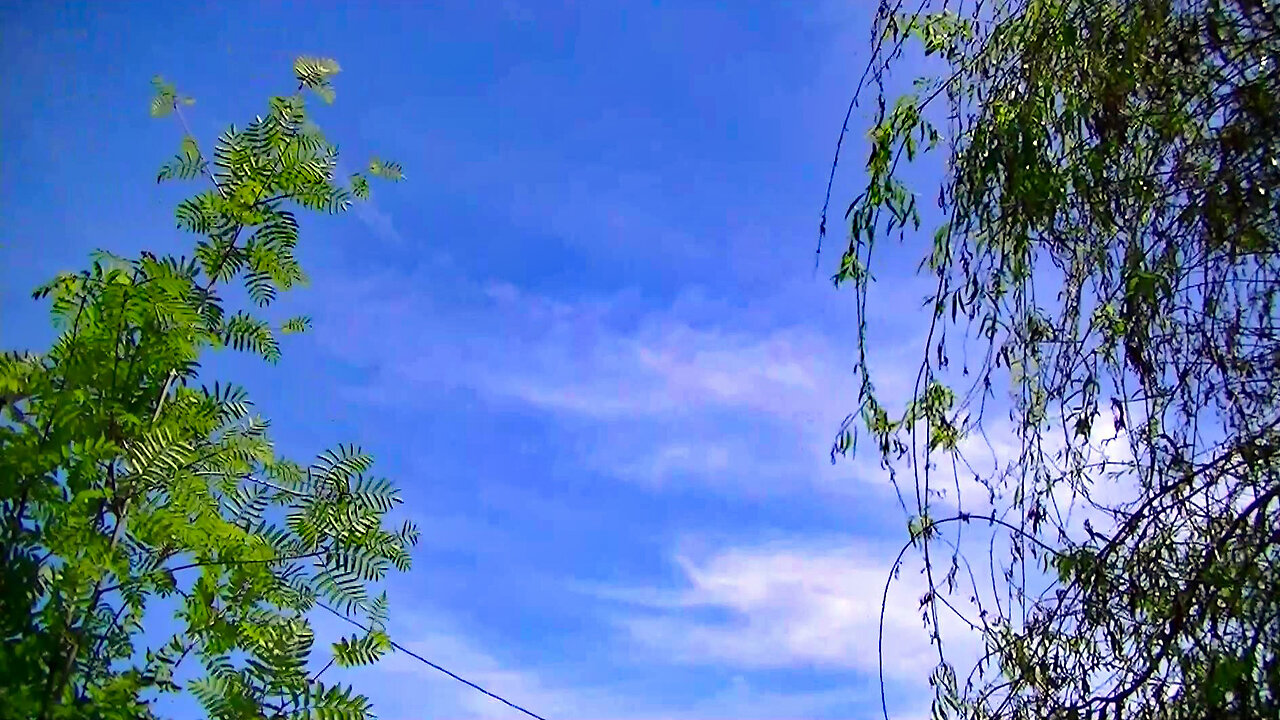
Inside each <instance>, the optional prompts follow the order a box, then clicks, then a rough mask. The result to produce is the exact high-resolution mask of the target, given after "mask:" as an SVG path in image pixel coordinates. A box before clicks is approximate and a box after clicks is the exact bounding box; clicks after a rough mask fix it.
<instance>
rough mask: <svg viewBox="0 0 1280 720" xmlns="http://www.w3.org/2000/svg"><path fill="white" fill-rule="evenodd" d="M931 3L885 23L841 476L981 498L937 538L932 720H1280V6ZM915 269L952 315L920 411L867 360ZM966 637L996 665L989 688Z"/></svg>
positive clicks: (910, 508) (852, 272)
mask: <svg viewBox="0 0 1280 720" xmlns="http://www.w3.org/2000/svg"><path fill="white" fill-rule="evenodd" d="M916 5H917V3H911V4H909V5H904V3H901V2H898V3H887V2H886V3H882V4H881V5H880V6H879V9H878V10H877V14H876V19H875V28H874V31H873V33H872V38H873V41H874V42H873V46H872V53H871V55H872V57H871V58H870V60H869V61H868V65H867V71H866V76H865V77H866V79H867V82H866V84H865V85H862V86H860V87H861V88H865V89H866V92H865V93H863V95H862V99H864V100H865V99H867V96H868V95H869V96H871V97H870V99H871V100H872V101H873V102H874V104H872V103H871V102H868V103H867V106H868V107H870V108H871V114H872V129H871V131H870V133H869V135H868V137H867V149H868V152H867V155H866V161H865V164H864V167H863V169H864V174H863V176H862V177H861V179H860V182H861V184H860V187H859V191H858V192H857V193H856V194H855V196H854V198H853V200H852V201H851V202H850V203H849V205H848V207H847V211H846V214H845V218H846V221H847V228H848V233H847V236H846V238H845V241H846V243H845V245H844V247H843V253H842V257H841V259H840V263H839V265H838V268H837V269H836V272H835V274H834V278H833V279H834V281H835V282H836V283H837V284H838V285H840V286H842V287H844V288H848V289H849V290H851V291H852V292H853V293H854V294H855V295H856V301H855V302H854V303H853V307H854V312H855V313H856V318H855V320H856V322H855V323H854V327H855V328H856V333H857V336H858V344H859V354H858V367H857V372H858V375H859V396H858V399H857V410H856V412H854V413H852V414H851V415H850V419H849V420H848V421H846V423H845V425H844V426H842V427H841V430H840V434H839V435H838V437H837V440H836V443H835V448H834V451H833V457H834V454H836V453H851V452H854V451H855V450H856V449H857V448H858V437H859V434H862V435H865V436H870V437H871V438H872V439H873V440H874V441H875V446H876V449H878V451H879V460H880V461H881V463H882V464H883V465H884V466H885V467H886V468H887V469H888V472H889V473H890V477H891V478H892V480H893V482H894V485H895V487H896V488H898V494H899V499H900V501H901V503H902V506H903V510H904V511H905V512H906V513H907V514H908V516H910V517H913V518H929V517H936V507H937V505H938V500H939V498H941V497H943V496H945V495H946V494H947V493H948V492H949V491H950V490H952V489H954V495H951V496H950V497H951V499H952V501H953V502H954V503H955V504H956V505H957V513H958V514H957V515H956V516H955V517H953V518H949V519H945V518H938V519H936V520H934V521H932V525H930V524H927V523H925V521H923V520H915V521H912V522H913V524H912V525H911V526H910V535H911V540H912V541H913V542H914V541H919V540H922V539H923V540H926V541H925V542H917V543H916V544H917V545H918V548H919V550H920V551H921V554H922V556H923V558H922V559H923V561H924V565H925V580H926V582H927V583H928V585H929V588H928V592H927V593H926V595H925V599H924V600H923V601H922V616H923V618H924V621H925V624H926V625H927V626H928V628H929V632H930V637H931V639H932V640H933V641H934V643H935V645H936V646H937V655H938V660H939V665H938V670H939V671H938V672H937V673H935V676H934V678H933V680H934V683H933V688H934V690H935V702H934V705H933V711H934V716H935V717H939V718H949V717H968V718H1092V717H1108V716H1109V717H1126V718H1130V717H1131V718H1150V719H1153V720H1154V719H1157V718H1158V719H1161V720H1164V719H1170V720H1173V719H1182V718H1186V719H1188V720H1190V719H1192V718H1206V717H1232V718H1245V717H1250V718H1252V717H1277V716H1280V592H1277V586H1278V585H1277V578H1280V533H1277V531H1276V528H1277V527H1280V454H1277V452H1276V448H1278V447H1280V391H1278V390H1277V388H1280V332H1278V331H1277V330H1278V328H1280V323H1278V322H1277V300H1278V299H1280V223H1277V217H1280V194H1278V193H1280V160H1278V159H1277V158H1280V104H1278V103H1280V63H1278V62H1277V58H1280V5H1277V3H1276V2H1274V0H999V1H998V2H992V3H977V4H976V5H975V4H965V3H960V4H957V3H954V2H948V1H947V0H926V1H925V2H922V3H919V4H918V6H919V7H918V8H917V9H916V10H915V11H914V12H910V10H911V9H912V8H914V7H915V6H916ZM904 11H907V12H904ZM922 72H923V73H925V74H923V75H921V73H922ZM901 73H908V74H909V76H914V79H915V82H914V83H903V82H901V79H902V78H901V76H900V74H901ZM893 88H909V89H907V90H905V91H895V90H893ZM837 152H839V150H837ZM921 170H923V172H921ZM833 172H834V170H833ZM921 178H938V182H937V183H936V187H922V185H926V183H923V182H921V181H920V180H921ZM925 198H929V199H933V198H936V202H935V204H936V209H935V210H932V211H931V212H929V213H927V214H926V213H922V212H921V208H920V203H922V202H925V201H926V200H925ZM825 219H826V213H825V210H824V214H823V224H822V226H821V227H820V233H824V232H825V229H826V227H825ZM887 240H893V241H896V242H895V243H894V245H895V246H896V247H895V252H899V253H900V252H911V253H915V254H916V255H915V256H916V257H918V258H919V264H918V266H917V267H918V271H919V273H920V274H922V275H924V276H925V277H926V278H927V285H928V287H930V288H932V290H930V291H928V292H927V293H925V294H924V297H923V298H922V299H923V301H924V302H923V306H924V307H925V308H926V309H927V310H928V311H930V312H929V313H928V315H927V316H926V319H927V323H928V326H927V328H926V330H927V332H925V333H924V337H926V338H927V339H926V340H925V342H924V345H923V347H921V348H920V362H919V365H918V372H915V373H913V375H914V376H915V382H914V384H913V385H912V387H911V394H910V398H908V399H906V401H905V403H903V404H902V406H901V407H900V408H895V407H892V406H891V405H892V404H891V403H890V402H889V401H888V400H887V399H886V398H885V397H884V396H883V395H882V394H880V393H879V392H878V390H877V380H879V376H878V375H877V374H876V373H873V372H872V370H871V368H870V365H869V363H868V362H867V358H868V354H869V348H870V347H871V346H872V345H873V344H874V343H875V342H876V340H877V339H876V338H873V337H870V336H869V335H868V325H867V314H866V308H867V306H868V301H867V299H868V297H870V296H871V295H873V294H874V293H875V292H876V290H875V269H876V267H877V263H878V261H881V260H882V256H883V254H884V252H885V251H884V245H885V242H886V241H887ZM897 247H902V248H905V250H900V249H897ZM996 435H1002V437H995V436H996ZM1100 435H1101V436H1103V437H1099V436H1100ZM966 439H972V440H973V441H974V442H972V443H966V442H964V441H965V440H966ZM966 446H971V447H966ZM973 446H976V447H977V452H974V451H973ZM988 456H989V457H991V458H994V459H990V460H989V459H987V458H988ZM996 456H999V457H998V458H997V457H996ZM993 465H994V467H993ZM962 483H968V484H969V486H970V487H976V488H979V491H978V492H977V493H969V494H968V496H969V497H968V498H967V501H968V502H973V501H974V500H975V499H976V500H977V501H978V502H984V501H985V502H986V503H987V506H984V508H983V512H989V519H994V520H999V521H1000V522H999V523H994V522H993V529H998V532H997V533H996V536H993V537H991V538H988V539H989V540H990V545H989V548H990V549H989V550H987V551H984V552H982V553H980V555H981V557H976V556H973V557H966V553H964V552H962V549H963V548H962V547H961V544H962V541H961V538H960V535H959V533H958V532H957V535H956V536H955V538H954V540H953V539H952V538H950V537H947V536H944V535H943V534H941V533H934V532H926V530H927V529H928V528H929V527H932V526H937V525H941V524H943V523H944V522H946V521H947V520H956V521H958V522H957V527H959V526H960V525H961V524H963V522H959V521H967V520H970V519H973V518H972V517H971V516H970V515H969V514H968V512H969V510H968V508H967V507H965V508H961V507H959V505H960V503H961V499H960V497H961V495H962V493H961V485H962ZM904 486H905V487H904ZM912 486H914V487H912ZM984 494H985V495H986V496H987V497H986V498H983V497H981V496H982V495H984ZM931 509H932V510H933V511H934V515H932V516H931V514H930V511H931ZM1082 517H1083V518H1086V519H1087V521H1084V522H1082V521H1081V518H1082ZM1000 523H1003V524H1000ZM1005 531H1007V536H1002V535H1003V534H1004V533H1005ZM947 543H950V545H948V544H947ZM1001 550H1003V551H1004V552H1001ZM930 553H933V554H932V555H931V554H930ZM971 555H976V554H971ZM970 561H972V562H970ZM984 573H985V574H989V575H990V577H989V578H988V577H977V578H974V577H972V576H974V575H983V574H984ZM966 574H968V575H970V577H969V578H965V577H964V576H965V575H966ZM970 580H972V582H970ZM987 587H990V588H991V591H990V592H986V590H985V588H987ZM939 618H943V620H940V619H939ZM947 618H950V620H955V621H958V622H959V623H960V624H961V625H962V626H964V627H968V628H971V629H972V630H973V631H974V632H976V633H978V634H980V635H981V636H982V639H983V650H984V652H983V654H982V656H981V659H980V660H979V661H978V662H977V663H975V664H974V667H973V672H972V673H970V674H968V675H967V676H966V675H965V674H963V673H961V674H960V675H959V678H961V679H960V680H957V676H956V674H955V673H952V672H951V671H950V667H949V665H948V660H947V659H946V656H945V653H944V648H943V645H944V643H943V639H942V637H941V636H942V633H941V630H940V627H941V624H945V623H946V622H947V620H946V619H947Z"/></svg>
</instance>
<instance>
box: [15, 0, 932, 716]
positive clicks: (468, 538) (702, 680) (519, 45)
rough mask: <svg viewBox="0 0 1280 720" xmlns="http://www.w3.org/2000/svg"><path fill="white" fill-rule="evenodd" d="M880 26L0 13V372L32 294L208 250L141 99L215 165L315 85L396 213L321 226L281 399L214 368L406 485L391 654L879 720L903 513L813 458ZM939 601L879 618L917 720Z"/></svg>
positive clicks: (248, 372)
mask: <svg viewBox="0 0 1280 720" xmlns="http://www.w3.org/2000/svg"><path fill="white" fill-rule="evenodd" d="M873 5H874V4H873V3H871V2H863V1H862V0H845V1H844V2H835V1H832V0H817V1H815V2H805V3H790V2H777V3H755V2H734V3H704V2H695V1H693V0H686V1H685V2H678V3H639V2H636V3H613V2H592V3H581V4H577V3H565V4H559V3H552V2H549V1H548V2H518V1H507V2H497V1H495V2H484V3H461V2H459V3H430V4H428V3H374V2H365V3H348V4H327V3H310V4H293V3H283V2H273V3H252V4H240V3H231V2H224V3H201V4H188V3H180V2H164V3H141V2H139V3H123V2H122V3H90V4H74V3H23V2H15V3H6V4H4V6H3V9H2V10H0V62H3V65H4V67H5V68H6V80H5V82H4V83H0V341H2V342H3V345H4V347H5V348H15V347H22V348H31V349H40V348H41V347H44V346H47V343H48V342H49V340H50V338H51V336H52V335H51V330H50V329H49V326H48V321H47V307H44V306H43V305H41V304H39V303H35V302H33V301H31V300H30V295H29V293H30V290H31V289H32V288H33V287H34V286H35V285H36V284H38V283H40V282H43V281H44V280H46V279H47V278H49V277H51V276H52V275H53V274H54V273H55V272H58V271H60V270H71V269H76V268H79V267H81V266H83V265H84V264H85V262H86V258H87V255H88V253H89V252H90V251H92V250H93V249H95V248H103V249H107V250H111V251H114V252H118V253H121V254H124V255H135V254H136V253H137V252H138V251H139V250H141V249H144V248H146V249H152V250H157V251H172V252H177V253H181V252H183V251H184V250H186V249H187V248H188V247H189V246H190V242H191V238H189V237H183V236H182V235H181V234H180V233H179V232H178V231H177V230H175V229H173V220H172V208H173V206H174V204H175V203H176V201H177V200H178V199H180V198H181V197H182V196H183V194H184V192H188V191H190V190H191V188H190V187H182V186H177V185H173V186H170V185H165V186H157V185H156V184H155V181H154V177H155V171H156V168H157V167H158V166H159V165H160V164H161V163H162V162H164V161H165V160H166V159H167V158H168V157H169V156H171V155H172V154H173V152H175V151H176V149H177V147H178V142H179V139H180V137H181V132H180V130H179V129H178V128H177V127H176V126H175V125H174V124H173V123H172V122H166V121H159V120H154V119H152V118H150V117H148V115H147V111H146V109H147V104H148V101H149V97H150V85H149V80H150V78H151V77H152V76H153V75H155V74H157V73H158V74H162V75H164V76H165V77H166V78H167V79H169V80H171V81H172V82H174V83H175V84H176V85H177V86H178V88H179V89H180V90H181V91H182V92H184V93H186V94H189V95H192V96H194V97H195V98H196V99H197V104H196V105H195V106H194V107H193V108H191V110H190V120H191V124H192V127H193V130H194V131H195V133H196V135H197V136H198V137H199V138H200V139H201V140H202V141H203V142H205V143H208V142H209V141H210V140H211V139H212V138H214V137H215V136H216V135H217V133H218V132H220V131H221V129H223V128H224V127H225V126H226V125H227V124H229V123H231V122H239V123H243V121H244V120H246V119H249V118H251V117H252V116H253V115H254V114H256V113H259V112H262V111H263V109H264V108H265V101H266V98H267V97H268V96H269V95H271V94H274V93H282V92H287V91H289V90H291V89H292V79H291V71H290V65H291V61H292V58H293V57H294V56H296V55H299V54H314V55H325V56H332V57H334V58H337V59H338V60H339V61H340V62H341V63H342V67H343V73H342V74H341V75H340V76H339V77H338V78H337V81H336V84H337V89H338V101H337V103H336V104H335V105H333V106H332V107H318V108H315V109H314V110H315V119H316V121H317V122H318V123H319V124H320V125H321V126H322V127H323V128H324V130H325V131H326V132H327V133H328V134H329V136H330V137H331V138H333V139H335V140H337V141H338V143H339V145H340V147H341V149H342V151H343V153H344V158H345V160H344V162H345V163H349V164H350V166H351V167H352V168H353V169H354V168H355V167H358V166H359V165H361V164H363V162H364V160H365V159H366V158H367V157H368V156H370V155H379V156H382V157H388V158H393V159H395V160H397V161H399V162H401V163H402V164H403V165H404V167H405V169H406V174H407V176H408V180H407V181H406V182H404V183H402V184H400V185H395V186H377V187H376V188H375V195H374V200H373V201H372V202H371V203H368V204H366V205H363V206H361V207H360V208H359V209H357V210H355V211H353V212H352V213H349V214H347V215H345V216H342V217H339V218H331V219H326V218H308V219H306V220H304V224H303V237H302V244H301V247H300V250H299V252H300V256H301V259H302V261H303V264H304V267H305V268H306V269H307V272H308V273H309V275H310V277H311V284H310V286H309V287H307V288H305V289H302V290H298V291H296V292H292V293H290V294H288V295H286V296H284V298H283V299H282V300H281V301H280V305H281V313H282V314H283V315H294V314H309V315H311V316H312V317H313V319H314V322H315V328H314V330H313V331H312V332H311V333H309V334H307V335H304V336H301V337H298V338H296V339H290V340H289V341H288V342H287V343H286V344H285V347H284V351H285V356H284V359H283V360H282V361H281V363H280V364H279V365H277V366H269V365H264V364H262V363H260V362H258V361H254V360H252V359H248V358H238V357H234V356H218V357H216V358H214V359H213V361H212V362H211V363H210V364H209V365H208V367H209V370H210V372H211V373H212V374H214V375H215V376H217V377H223V378H234V379H235V380H236V381H238V382H239V383H241V384H243V385H244V386H245V387H247V388H248V390H249V391H250V393H251V394H252V396H253V398H254V399H255V401H256V404H257V406H258V408H259V409H260V411H261V412H262V413H263V414H264V415H266V416H267V417H269V418H271V419H272V422H273V432H274V436H275V439H276V440H277V442H278V445H279V448H280V449H281V450H282V452H284V453H285V454H288V455H290V456H292V457H295V458H299V459H306V458H308V457H311V456H314V454H316V453H318V452H320V451H322V450H324V449H325V448H327V447H331V446H333V445H334V444H336V443H339V442H355V443H357V444H359V445H361V446H362V447H363V448H365V449H366V450H368V451H370V452H371V453H372V454H373V455H374V456H375V457H376V458H377V466H376V468H377V469H378V471H379V472H380V473H382V474H385V475H386V476H388V477H390V478H392V479H394V480H395V481H396V482H397V483H398V484H399V485H400V487H401V488H402V489H403V495H404V498H405V504H404V506H403V512H402V514H403V515H404V516H407V517H411V518H413V519H414V520H415V521H416V522H417V523H418V525H419V526H420V528H421V529H422V532H423V539H422V542H421V544H420V546H419V547H418V548H417V549H416V550H415V552H414V567H413V570H412V571H411V572H409V573H407V574H405V575H402V576H397V577H395V578H393V580H391V582H390V584H389V591H390V595H391V601H392V602H391V616H392V619H391V623H390V631H391V634H392V636H393V637H394V638H395V639H396V640H397V641H398V642H400V643H402V644H404V645H406V646H408V647H411V648H413V649H414V650H415V651H417V652H420V653H421V654H423V655H424V656H426V657H428V658H430V659H431V660H433V661H434V662H437V663H439V664H441V665H443V666H445V667H448V668H449V669H451V670H453V671H454V672H456V673H459V674H461V675H463V676H465V677H468V678H469V679H471V680H473V681H475V682H477V683H479V684H481V685H484V686H485V687H488V688H489V689H491V690H493V691H494V692H497V693H499V694H501V695H503V696H505V697H508V698H509V699H511V700H512V701H514V702H516V703H519V704H522V705H524V706H526V707H528V708H529V709H531V710H533V711H535V712H537V713H539V714H541V715H543V716H545V717H548V718H551V719H552V720H570V719H573V718H581V719H585V718H596V719H613V718H618V719H622V718H627V719H645V720H649V719H655V720H656V719H658V718H687V719H690V720H692V719H695V718H704V719H711V718H726V719H728V718H742V719H746V718H760V719H764V718H799V717H806V718H863V717H874V716H878V715H879V713H880V695H879V684H878V681H877V662H876V658H877V654H876V629H877V624H878V622H879V612H880V594H881V592H882V591H883V583H884V580H885V577H886V574H887V573H888V569H889V566H890V564H891V563H892V559H893V556H894V555H895V554H896V552H897V550H898V547H899V545H900V543H901V542H902V541H903V539H904V538H905V518H904V517H903V514H902V512H901V510H900V509H899V507H898V505H897V501H896V500H895V499H894V495H893V492H892V490H891V488H890V487H889V485H888V484H887V482H886V479H885V477H884V474H883V473H882V472H880V471H879V470H878V469H877V468H876V467H875V463H873V462H868V461H861V460H857V459H855V460H852V461H842V462H841V463H838V464H835V465H833V464H832V463H831V462H830V461H829V459H828V450H829V447H830V443H831V440H832V439H833V438H834V435H835V432H836V430H837V428H838V426H839V423H840V422H841V420H842V419H843V418H844V417H845V415H846V414H847V413H848V412H850V410H851V409H852V408H853V406H854V404H855V402H856V397H855V394H854V383H853V375H852V371H853V359H854V355H853V351H854V344H855V340H856V338H855V336H854V327H853V306H852V295H851V294H850V293H849V292H848V291H844V292H842V291H839V290H836V289H834V288H833V287H832V285H831V283H830V282H829V281H828V277H829V276H830V275H831V274H832V272H833V271H834V269H835V262H836V260H837V259H838V254H836V253H827V254H825V255H824V256H823V260H822V267H821V268H820V269H818V270H817V271H815V268H814V250H815V244H816V242H817V237H816V235H817V233H816V230H817V220H818V212H819V210H820V207H821V204H822V199H823V192H824V189H825V185H826V180H827V172H828V170H829V167H830V162H831V155H832V152H833V150H834V144H835V139H836V133H837V131H838V130H839V127H840V121H841V119H842V118H843V114H844V110H845V105H846V103H847V102H848V98H849V93H850V91H851V89H852V87H853V84H854V82H855V81H856V79H857V75H858V73H859V72H860V71H861V69H862V64H863V63H864V62H865V60H866V53H867V48H868V37H869V32H870V19H871V18H870V12H871V10H872V9H873ZM866 117H867V114H866V112H864V111H862V110H859V111H858V112H856V113H855V116H854V119H853V125H852V127H853V135H852V136H851V140H850V141H849V142H848V143H847V144H846V148H847V151H848V155H847V157H846V158H845V162H844V163H843V164H842V168H843V169H844V173H843V174H841V175H840V176H839V178H838V181H837V185H836V194H835V198H834V205H835V207H837V208H843V206H844V203H845V202H846V201H847V198H848V197H850V196H851V195H852V188H853V187H854V185H855V184H856V183H857V182H858V180H859V179H860V178H859V174H858V172H857V168H858V164H859V162H860V161H861V160H862V158H863V156H864V155H865V150H866V143H865V141H864V139H863V138H864V134H865V130H866V127H867V121H866ZM838 215H839V213H838V212H837V213H836V216H838ZM833 225H834V226H835V227H836V231H835V232H834V233H833V236H832V237H829V238H828V242H829V243H830V245H829V247H836V245H837V242H836V241H838V239H839V236H840V233H839V231H838V225H839V224H838V223H833ZM900 264H901V267H898V266H897V265H895V264H894V263H893V262H891V263H890V264H889V266H888V267H887V269H886V272H885V273H884V274H882V275H881V276H880V277H878V283H879V288H880V289H879V291H878V293H877V295H876V300H875V301H873V303H872V307H871V331H872V332H873V333H876V337H877V338H880V340H878V342H877V343H876V345H875V348H874V353H875V355H874V356H873V358H872V361H873V363H874V364H875V365H876V366H877V367H878V368H880V369H882V370H883V376H882V377H883V384H882V390H884V391H885V392H886V393H888V394H890V395H893V394H894V393H897V394H898V395H901V394H902V393H903V392H905V388H906V387H907V383H909V382H910V381H911V379H912V377H908V376H907V375H906V374H905V372H904V371H903V370H902V368H903V367H904V366H906V365H909V364H910V363H904V359H905V358H907V357H908V355H909V353H911V351H912V350H911V348H912V347H914V346H913V344H912V343H913V341H915V342H916V343H917V344H918V341H919V336H918V333H919V331H920V327H921V321H922V319H923V314H922V313H921V311H920V310H918V302H916V301H917V300H918V299H919V297H920V295H921V292H922V289H921V287H920V285H919V284H918V281H917V280H915V279H913V276H912V275H911V274H910V273H909V272H907V271H906V270H907V269H909V268H910V267H911V266H912V264H913V263H912V262H911V261H910V260H909V259H906V258H904V259H903V261H902V263H900ZM917 291H920V292H917ZM920 592H921V590H920V586H919V583H918V582H917V578H916V577H915V576H914V575H912V574H910V573H904V574H903V576H902V579H901V581H900V582H899V583H898V584H896V585H894V586H893V588H892V590H891V592H890V595H889V603H888V605H887V612H886V616H885V623H886V628H887V631H886V638H887V643H888V645H889V647H890V649H891V652H890V653H889V656H888V657H887V659H886V664H885V673H886V678H887V681H888V686H887V698H888V702H889V707H890V713H891V715H892V716H894V717H896V718H914V717H921V716H923V715H924V714H925V713H926V712H927V691H928V688H927V685H926V680H927V676H928V672H929V668H930V666H931V664H932V661H931V660H930V648H929V646H928V644H927V641H926V639H925V636H924V633H923V631H922V630H921V628H920V623H919V617H918V613H917V611H916V609H915V608H916V598H917V597H918V596H919V594H920ZM349 675H350V677H349V678H348V679H349V680H350V681H351V682H354V683H355V684H356V685H357V687H358V688H359V689H360V690H361V691H363V692H365V693H367V694H368V695H370V697H371V698H372V699H373V702H374V705H375V708H376V710H377V712H378V714H379V716H380V717H382V718H384V719H386V720H397V719H401V718H403V719H406V720H407V719H409V718H441V719H443V718H515V717H519V716H518V715H517V714H516V713H515V712H514V711H512V710H510V709H509V708H506V707H504V706H502V705H500V704H498V703H496V702H494V701H493V700H491V699H489V698H487V697H485V696H483V695H480V694H478V693H476V692H474V691H473V690H470V689H469V688H467V687H465V686H462V685H460V684H458V683H456V682H454V681H452V680H450V679H448V678H445V677H443V676H440V675H439V674H437V673H435V672H434V671H432V670H431V669H429V668H426V667H424V666H422V665H421V664H420V663H417V662H416V661H413V660H412V659H410V658H408V657H406V656H404V655H395V656H392V657H391V658H389V659H387V660H385V661H384V662H383V663H382V664H380V665H379V666H377V667H375V668H372V669H367V670H363V671H359V672H356V673H350V674H349ZM175 707H180V706H175ZM178 712H183V713H187V712H189V709H180V710H178Z"/></svg>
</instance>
